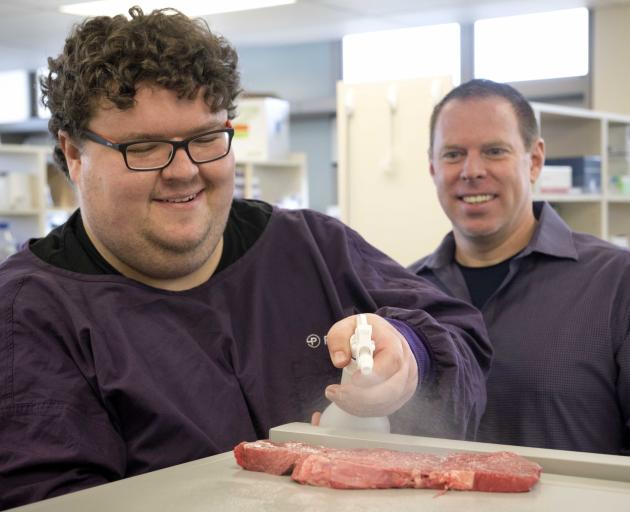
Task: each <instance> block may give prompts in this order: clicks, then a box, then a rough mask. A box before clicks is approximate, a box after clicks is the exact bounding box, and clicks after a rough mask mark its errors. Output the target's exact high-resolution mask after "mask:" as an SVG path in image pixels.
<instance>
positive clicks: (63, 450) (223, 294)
mask: <svg viewBox="0 0 630 512" xmlns="http://www.w3.org/2000/svg"><path fill="white" fill-rule="evenodd" d="M129 13H130V18H129V19H128V18H126V17H125V16H115V17H111V18H110V17H97V18H93V19H89V20H87V21H85V22H84V23H82V24H81V25H79V26H77V27H76V28H75V29H74V30H73V32H72V34H71V35H70V37H69V38H68V39H67V40H66V44H65V48H64V50H63V53H62V54H61V55H59V56H58V57H57V58H55V59H50V60H49V67H50V73H49V75H48V77H47V78H46V79H45V80H44V81H43V84H42V85H43V94H44V99H45V103H46V104H47V105H48V107H49V108H50V110H51V112H52V118H51V120H50V124H49V128H50V131H51V133H52V135H53V136H54V137H55V139H56V147H55V158H56V160H57V162H58V163H59V165H60V167H61V168H62V169H63V170H64V172H65V173H66V174H67V175H68V177H69V179H70V180H71V181H72V182H73V183H74V185H75V186H76V189H77V192H78V197H79V204H80V208H79V209H78V210H77V211H76V212H75V213H74V214H73V215H72V216H71V218H70V219H69V220H68V221H67V222H66V223H65V224H64V225H63V226H61V227H59V228H57V229H55V230H54V231H52V232H51V233H50V234H48V235H47V236H46V237H44V238H41V239H37V240H31V241H30V243H29V244H28V246H27V247H25V248H24V249H23V250H22V251H20V252H19V253H18V254H16V255H14V256H13V257H12V258H10V259H9V260H8V261H7V262H6V263H4V265H3V266H2V267H1V268H0V311H1V313H0V314H1V315H2V318H3V323H2V331H1V333H0V453H1V454H2V456H1V457H0V472H1V473H2V480H0V484H1V485H2V489H1V492H0V504H2V505H3V506H12V505H17V504H22V503H26V502H29V501H36V500H39V499H42V498H45V497H50V496H55V495H59V494H63V493H66V492H70V491H73V490H78V489H82V488H86V487H90V486H94V485H98V484H101V483H105V482H110V481H113V480H117V479H121V478H125V477H128V476H132V475H138V474H141V473H145V472H148V471H152V470H155V469H159V468H163V467H167V466H171V465H174V464H179V463H182V462H186V461H190V460H193V459H198V458H201V457H205V456H209V455H213V454H216V453H219V452H224V451H227V450H230V449H232V448H233V446H234V445H235V444H237V443H238V442H239V441H243V440H254V439H256V438H261V437H266V436H267V435H268V430H269V428H271V427H273V426H275V425H279V424H282V423H286V422H290V421H308V420H309V419H310V417H311V414H312V413H313V412H314V411H319V410H321V409H322V407H323V406H324V402H325V400H324V395H325V397H327V398H328V399H331V400H334V401H335V402H336V403H337V404H338V405H339V406H340V407H341V408H342V409H345V410H347V411H349V412H351V413H354V414H358V415H363V416H370V415H371V416H379V415H391V422H392V425H393V430H394V431H398V432H404V433H419V434H420V433H422V434H428V435H440V436H451V437H460V438H463V437H467V436H473V435H474V433H475V430H476V426H477V423H478V420H479V417H480V416H481V414H482V412H483V408H484V404H485V373H486V371H487V368H488V365H489V359H490V351H489V345H488V343H487V340H486V337H485V331H484V328H483V323H482V320H481V317H480V316H479V314H478V312H477V311H476V310H474V308H472V307H471V306H468V305H466V304H465V303H464V302H462V301H458V300H454V299H450V298H449V297H448V296H446V295H445V294H443V293H441V292H439V291H437V290H436V289H435V288H434V287H433V286H432V285H430V284H429V283H427V282H426V281H424V280H422V279H419V278H417V277H415V276H413V275H412V274H410V273H408V272H407V271H406V270H405V269H403V268H402V267H400V266H399V265H397V264H396V263H394V262H393V261H392V260H390V259H389V258H387V257H386V256H385V255H383V254H382V253H380V252H379V251H377V250H376V249H374V248H373V247H371V246H370V245H368V244H367V243H366V242H365V241H364V240H363V239H362V238H361V237H359V236H358V234H357V233H355V232H354V231H352V230H350V229H349V228H347V227H346V226H344V225H343V224H341V223H340V222H338V221H336V220H334V219H332V218H329V217H326V216H324V215H321V214H318V213H316V212H312V211H308V210H302V211H284V210H280V209H277V208H275V207H272V206H270V205H268V204H266V203H263V202H259V201H247V200H245V201H236V200H233V198H232V193H233V188H234V167H235V163H234V158H235V157H234V154H233V152H232V151H231V140H232V136H233V130H232V127H231V124H230V119H231V118H232V117H233V116H234V112H235V99H236V97H237V95H238V94H239V92H240V85H239V73H238V69H237V56H236V53H235V52H234V50H233V49H232V47H231V46H230V45H229V44H228V43H227V42H226V41H225V40H224V39H223V38H221V37H219V36H217V35H215V34H213V33H211V32H210V31H209V29H208V28H207V26H206V25H205V24H204V23H203V22H201V21H196V20H191V19H189V18H187V17H186V16H184V15H182V14H181V13H178V12H177V11H173V10H160V11H154V12H152V13H150V14H146V15H145V14H144V13H143V12H142V11H141V10H140V9H138V8H132V9H131V10H130V11H129ZM356 313H366V314H367V318H368V321H369V323H370V324H371V326H372V328H373V338H374V341H375V344H376V351H375V357H374V371H373V372H372V375H371V376H369V377H363V376H361V375H356V378H355V379H354V381H353V383H352V384H349V385H344V386H340V385H338V384H337V383H338V382H339V378H340V370H339V369H340V368H342V367H344V366H345V365H346V364H348V362H349V358H350V356H349V352H350V351H349V338H350V336H351V334H352V333H353V331H354V328H355V323H356V317H355V314H356ZM325 336H326V337H327V343H325V339H326V338H325ZM316 340H320V342H319V343H317V342H316ZM331 361H332V362H331Z"/></svg>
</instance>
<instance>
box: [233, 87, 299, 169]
mask: <svg viewBox="0 0 630 512" xmlns="http://www.w3.org/2000/svg"><path fill="white" fill-rule="evenodd" d="M232 125H233V126H234V140H233V142H232V146H233V148H234V155H235V156H236V160H238V161H251V162H261V161H268V160H286V159H287V158H288V156H289V102H288V101H286V100H281V99H277V98H244V99H242V100H241V101H240V102H239V103H238V106H237V117H236V118H234V120H233V121H232Z"/></svg>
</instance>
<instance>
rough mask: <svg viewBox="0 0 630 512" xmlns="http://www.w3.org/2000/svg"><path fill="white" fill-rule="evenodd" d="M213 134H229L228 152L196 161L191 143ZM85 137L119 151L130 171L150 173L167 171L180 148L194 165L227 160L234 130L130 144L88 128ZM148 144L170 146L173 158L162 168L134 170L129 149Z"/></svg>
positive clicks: (85, 130) (224, 129)
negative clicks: (129, 157)
mask: <svg viewBox="0 0 630 512" xmlns="http://www.w3.org/2000/svg"><path fill="white" fill-rule="evenodd" d="M213 133H227V134H228V147H227V151H226V152H225V153H224V154H223V155H221V156H218V157H216V158H211V159H210V160H195V159H194V158H193V157H192V155H191V154H190V151H189V149H188V144H190V142H191V141H193V140H195V139H197V138H199V137H203V136H205V135H211V134H213ZM83 135H84V136H85V138H86V139H88V140H91V141H92V142H96V143H97V144H100V145H102V146H105V147H108V148H110V149H115V150H116V151H119V152H120V154H121V155H122V156H123V160H124V161H125V165H126V166H127V169H129V170H130V171H133V172H148V171H161V170H163V169H166V168H167V167H168V166H169V165H171V162H172V161H173V159H174V158H175V153H176V152H177V150H178V149H179V148H184V151H186V154H187V155H188V158H190V161H191V162H192V163H194V164H207V163H210V162H215V161H217V160H221V159H222V158H225V157H226V156H227V155H228V154H229V153H230V149H231V148H232V140H233V139H234V128H228V127H226V128H221V129H219V130H210V131H207V132H203V133H198V134H197V135H193V136H192V137H188V138H186V139H183V140H167V139H151V140H147V139H145V140H132V141H129V142H121V143H116V142H112V141H109V140H107V139H106V138H104V137H102V136H100V135H99V134H98V133H94V132H93V131H92V130H88V129H87V128H86V129H84V130H83ZM147 142H164V143H167V144H170V145H171V147H172V148H173V149H172V151H171V156H170V158H169V159H168V162H166V164H164V165H161V166H160V167H150V168H147V169H134V168H132V167H130V166H129V163H128V162H127V148H128V147H129V146H131V145H133V144H145V143H147Z"/></svg>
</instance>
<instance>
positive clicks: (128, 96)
mask: <svg viewBox="0 0 630 512" xmlns="http://www.w3.org/2000/svg"><path fill="white" fill-rule="evenodd" d="M129 14H130V15H131V18H130V19H128V18H127V17H126V16H123V15H118V16H114V17H108V16H98V17H95V18H90V19H87V20H85V21H84V22H83V23H81V24H79V25H76V26H75V27H74V28H73V30H72V32H71V34H70V36H69V37H68V38H67V39H66V42H65V46H64V49H63V52H62V53H61V54H60V55H59V56H58V57H57V58H56V59H53V58H52V57H50V58H49V59H48V68H49V72H48V75H47V76H44V77H43V78H42V80H41V84H40V85H41V89H42V95H43V98H42V101H43V103H44V105H46V106H47V107H48V108H49V109H50V112H51V114H52V116H51V118H50V121H49V122H48V130H49V131H50V133H51V134H52V136H53V138H54V139H55V140H57V137H58V133H59V130H64V131H65V132H67V133H68V135H69V136H70V137H71V138H80V137H82V135H83V131H84V130H85V129H86V127H87V125H88V123H89V122H90V119H91V118H92V115H93V114H94V112H95V110H96V108H97V107H98V106H99V105H100V103H101V101H103V100H107V101H110V102H111V103H113V104H114V105H115V106H116V107H117V108H119V109H121V110H126V109H130V108H132V107H133V106H134V104H135V100H134V96H135V94H136V88H137V86H138V84H139V83H141V82H144V83H147V82H148V83H150V84H155V85H158V86H160V87H164V88H166V89H170V90H172V91H175V92H176V93H177V95H178V97H180V98H190V99H193V98H194V97H195V96H196V95H197V93H198V91H199V89H200V88H204V90H205V92H204V99H205V102H206V104H207V105H208V106H209V107H210V109H211V110H212V111H213V112H219V111H221V110H227V112H228V117H229V118H230V119H232V118H233V117H234V114H235V109H236V106H235V98H236V97H237V96H238V94H239V93H240V92H241V90H240V74H239V71H238V69H237V65H238V56H237V54H236V51H235V50H234V48H233V47H232V46H231V45H230V43H229V42H228V41H227V40H226V39H224V38H223V37H221V36H219V35H216V34H213V33H212V32H211V31H210V29H209V27H208V25H207V24H206V23H205V21H203V20H201V19H191V18H189V17H187V16H185V15H184V14H182V13H181V12H179V11H177V10H175V9H159V10H155V11H153V12H151V13H150V14H147V15H145V14H144V13H143V12H142V9H140V8H139V7H137V6H136V7H132V8H131V9H129ZM54 157H55V161H56V163H57V164H58V165H59V167H60V168H61V170H62V171H63V172H64V173H65V174H66V176H67V175H68V165H67V163H66V159H65V156H64V155H63V152H62V151H61V148H60V146H59V144H58V143H57V144H56V145H55V150H54Z"/></svg>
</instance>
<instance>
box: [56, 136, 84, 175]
mask: <svg viewBox="0 0 630 512" xmlns="http://www.w3.org/2000/svg"><path fill="white" fill-rule="evenodd" d="M57 137H58V140H59V147H60V148H61V151H62V152H63V154H64V156H65V157H66V164H67V165H68V171H69V172H70V179H71V180H72V181H73V182H74V183H78V182H79V181H80V179H81V150H80V149H79V147H78V145H77V144H76V143H75V142H73V140H72V139H71V138H70V135H69V134H68V132H66V131H64V130H59V132H58V133H57Z"/></svg>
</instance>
